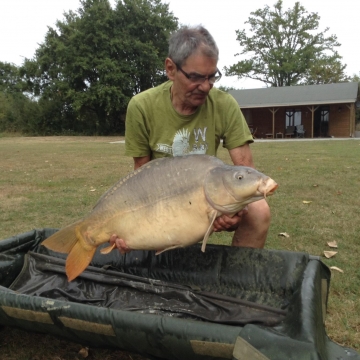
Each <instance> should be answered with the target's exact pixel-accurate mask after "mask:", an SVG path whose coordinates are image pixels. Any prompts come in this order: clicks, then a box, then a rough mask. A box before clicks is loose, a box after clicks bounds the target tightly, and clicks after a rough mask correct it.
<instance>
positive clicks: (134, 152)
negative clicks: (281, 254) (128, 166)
mask: <svg viewBox="0 0 360 360" xmlns="http://www.w3.org/2000/svg"><path fill="white" fill-rule="evenodd" d="M218 55H219V51H218V48H217V45H216V43H215V41H214V39H213V38H212V36H211V35H210V33H209V32H208V31H207V30H206V29H205V28H203V27H202V26H198V27H194V28H190V27H182V28H181V29H180V30H178V31H177V32H176V33H174V34H173V35H172V36H171V38H170V41H169V56H168V57H167V58H166V60H165V69H166V74H167V76H168V78H169V81H167V82H166V83H164V84H162V85H160V86H157V87H155V88H152V89H149V90H147V91H144V92H142V93H140V94H138V95H136V96H134V97H133V98H132V99H131V101H130V102H129V105H128V110H127V115H126V133H125V146H126V152H125V153H126V155H129V156H132V157H133V158H134V169H137V168H138V167H140V166H142V165H144V164H146V163H147V162H149V161H150V160H152V159H155V158H159V157H164V156H179V155H186V154H208V155H216V151H217V148H218V146H219V144H220V140H221V139H222V140H223V146H224V147H225V148H227V149H228V151H229V154H230V157H231V160H232V162H233V163H234V165H244V166H250V167H254V164H253V160H252V154H251V150H250V147H249V143H251V142H253V138H252V136H251V133H250V131H249V128H248V126H247V124H246V122H245V119H244V117H243V115H242V113H241V111H240V109H239V106H238V104H237V102H236V101H235V99H234V98H232V97H231V96H230V95H229V94H227V93H224V92H222V91H220V90H218V89H216V88H213V86H214V83H215V82H216V81H218V80H219V79H220V77H221V73H220V71H219V70H218V68H217V62H218ZM269 225H270V210H269V207H268V204H267V202H266V201H265V200H260V201H257V202H255V203H251V204H249V205H248V208H247V210H243V211H241V212H240V213H238V214H237V215H235V216H234V217H232V218H230V217H228V216H226V215H223V216H221V217H219V218H218V219H217V220H216V221H215V223H214V231H233V230H235V233H234V237H233V240H232V245H233V246H245V247H254V248H262V247H264V244H265V240H266V235H267V232H268V228H269ZM125 240H126V239H125ZM110 242H111V243H115V244H116V246H117V247H118V249H119V250H120V252H121V253H125V252H127V251H129V250H131V249H128V248H127V246H126V241H124V240H122V239H119V238H117V237H116V236H115V235H114V236H113V237H112V238H111V240H110Z"/></svg>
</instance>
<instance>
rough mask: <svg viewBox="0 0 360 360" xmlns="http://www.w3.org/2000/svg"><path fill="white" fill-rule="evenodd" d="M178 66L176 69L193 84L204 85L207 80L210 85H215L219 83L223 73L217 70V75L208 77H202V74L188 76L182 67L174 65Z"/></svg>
mask: <svg viewBox="0 0 360 360" xmlns="http://www.w3.org/2000/svg"><path fill="white" fill-rule="evenodd" d="M174 64H175V65H176V67H177V68H178V69H179V70H180V71H181V72H182V73H183V74H184V75H185V77H186V78H187V79H189V80H190V81H191V82H192V83H193V84H202V83H204V82H205V80H208V81H209V84H214V83H216V82H217V81H219V80H220V79H221V76H222V74H221V72H220V71H219V69H216V73H215V74H211V75H208V76H205V75H200V74H188V73H186V72H185V71H184V70H183V69H182V68H181V66H180V65H178V64H176V63H174Z"/></svg>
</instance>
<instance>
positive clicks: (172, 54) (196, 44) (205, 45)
mask: <svg viewBox="0 0 360 360" xmlns="http://www.w3.org/2000/svg"><path fill="white" fill-rule="evenodd" d="M198 51H199V52H200V53H201V54H202V55H204V56H207V57H210V58H214V59H216V60H218V58H219V49H218V47H217V45H216V43H215V40H214V38H213V37H212V36H211V34H210V33H209V31H208V30H206V29H205V28H204V27H203V26H201V25H198V26H195V27H188V26H183V27H181V28H180V29H179V30H178V31H176V32H175V33H173V34H172V35H171V37H170V39H169V55H168V56H169V58H170V59H172V60H173V61H174V62H175V64H178V65H180V66H181V65H183V63H184V62H185V60H186V59H187V58H188V57H189V56H191V55H193V54H195V53H196V52H198Z"/></svg>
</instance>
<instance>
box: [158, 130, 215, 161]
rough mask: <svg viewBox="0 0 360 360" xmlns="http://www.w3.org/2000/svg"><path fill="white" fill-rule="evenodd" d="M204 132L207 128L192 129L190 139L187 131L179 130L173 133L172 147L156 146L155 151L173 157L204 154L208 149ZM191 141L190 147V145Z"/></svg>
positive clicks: (165, 145)
mask: <svg viewBox="0 0 360 360" xmlns="http://www.w3.org/2000/svg"><path fill="white" fill-rule="evenodd" d="M206 130H207V127H204V128H203V129H201V128H197V129H194V130H193V138H192V137H191V133H190V131H189V130H188V129H180V130H178V131H177V132H176V133H175V136H174V140H173V143H172V145H167V144H157V149H156V150H157V151H160V152H163V153H166V154H172V155H173V156H183V155H188V154H206V150H207V149H208V144H207V142H206ZM191 141H192V145H190V143H191Z"/></svg>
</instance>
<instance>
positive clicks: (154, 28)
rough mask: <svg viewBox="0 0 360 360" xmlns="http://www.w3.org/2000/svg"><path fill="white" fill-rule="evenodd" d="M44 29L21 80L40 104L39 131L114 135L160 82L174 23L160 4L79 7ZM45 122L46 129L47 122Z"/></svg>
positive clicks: (98, 2) (88, 1)
mask: <svg viewBox="0 0 360 360" xmlns="http://www.w3.org/2000/svg"><path fill="white" fill-rule="evenodd" d="M80 4H81V6H80V8H79V9H78V10H77V11H75V12H73V11H69V12H68V13H65V14H64V19H63V20H61V21H60V20H59V21H57V22H56V26H55V27H49V28H48V32H47V34H46V37H45V41H44V43H42V44H41V45H40V46H39V48H38V49H37V50H36V54H35V57H34V58H33V59H26V60H25V62H24V66H23V67H22V75H24V77H25V78H26V81H27V87H28V89H29V90H30V91H31V92H32V93H33V94H34V95H36V96H39V98H40V100H39V102H40V103H41V104H42V106H43V108H44V109H47V110H46V111H45V112H44V116H43V118H42V120H39V124H38V125H39V127H40V128H41V127H43V128H47V127H49V125H50V127H51V128H52V129H53V130H54V132H62V133H63V132H64V131H65V132H66V131H74V132H82V133H85V134H86V133H88V134H95V133H97V134H108V133H114V132H119V131H120V129H121V127H123V123H122V118H123V115H124V113H125V111H126V107H127V104H128V101H129V99H130V98H131V97H132V96H133V95H135V94H136V93H138V92H140V91H143V90H145V89H148V88H150V87H153V86H155V85H157V84H159V83H160V82H162V81H164V79H165V73H164V70H163V69H164V59H165V57H166V55H167V51H168V37H169V34H170V32H172V31H174V30H175V29H177V26H178V23H177V19H176V18H175V17H174V16H173V14H172V13H171V12H169V9H168V5H167V4H162V3H161V1H160V0H122V1H121V0H119V1H118V2H117V3H116V6H115V8H114V9H113V8H112V7H111V5H110V3H109V1H108V0H81V1H80ZM49 122H50V123H49Z"/></svg>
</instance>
